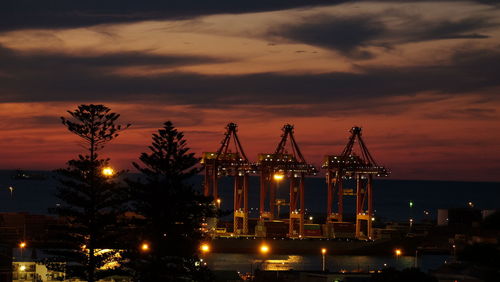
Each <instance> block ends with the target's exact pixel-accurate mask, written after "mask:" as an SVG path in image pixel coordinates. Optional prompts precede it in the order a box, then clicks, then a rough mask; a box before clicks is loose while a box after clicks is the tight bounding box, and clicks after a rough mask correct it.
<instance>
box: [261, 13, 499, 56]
mask: <svg viewBox="0 0 500 282" xmlns="http://www.w3.org/2000/svg"><path fill="white" fill-rule="evenodd" d="M386 15H391V16H394V17H397V18H400V19H401V20H402V21H403V22H404V24H401V26H402V27H398V28H395V27H393V26H390V25H386V24H385V23H384V18H383V17H384V16H386ZM496 26H498V24H494V23H492V22H491V19H489V18H485V17H479V16H478V17H469V18H464V19H460V20H456V21H449V20H440V21H429V20H423V19H422V18H421V17H420V16H415V15H408V14H406V13H401V12H399V11H395V10H389V11H387V12H386V13H380V14H364V15H358V16H351V17H337V16H332V15H325V14H318V15H314V16H308V17H305V18H303V19H300V20H299V21H298V22H297V23H294V24H285V25H282V26H279V27H275V28H273V29H272V30H270V31H269V34H268V36H270V37H271V38H272V39H274V40H275V41H276V39H278V41H279V39H280V38H281V40H282V41H283V39H284V40H286V41H290V40H291V41H295V42H302V43H306V44H310V45H314V46H319V47H323V48H327V49H332V50H336V51H338V52H340V53H341V54H342V55H344V56H347V57H350V58H352V59H370V58H372V57H373V54H372V53H370V52H369V51H367V50H366V49H365V48H366V47H370V46H375V47H384V48H392V47H393V46H394V45H396V44H402V43H410V42H422V41H430V40H440V39H483V38H488V37H489V36H488V35H486V34H483V33H481V32H482V31H484V30H486V29H488V28H492V27H496Z"/></svg>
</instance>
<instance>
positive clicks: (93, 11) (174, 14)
mask: <svg viewBox="0 0 500 282" xmlns="http://www.w3.org/2000/svg"><path fill="white" fill-rule="evenodd" d="M347 1H348V0H330V1H326V0H286V1H283V0H238V1H234V0H214V1H206V0H169V1H164V0H142V1H137V0H105V1H100V0H71V1H67V0H51V1H40V0H4V1H2V4H1V8H0V30H3V31H5V30H15V29H27V28H66V27H82V26H90V25H96V24H105V23H121V22H134V21H142V20H158V19H179V18H189V17H196V16H200V15H210V14H221V13H249V12H260V11H272V10H282V9H289V8H296V7H306V6H314V5H334V4H337V3H342V2H347Z"/></svg>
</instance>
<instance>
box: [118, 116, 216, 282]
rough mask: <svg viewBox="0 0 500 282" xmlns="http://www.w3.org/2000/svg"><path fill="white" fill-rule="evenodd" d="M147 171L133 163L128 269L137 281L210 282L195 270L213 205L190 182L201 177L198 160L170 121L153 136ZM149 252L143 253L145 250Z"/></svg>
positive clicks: (144, 157) (145, 162)
mask: <svg viewBox="0 0 500 282" xmlns="http://www.w3.org/2000/svg"><path fill="white" fill-rule="evenodd" d="M152 139H153V142H152V145H151V146H149V150H150V152H149V153H142V154H141V156H140V158H139V159H140V161H141V162H142V164H143V166H141V165H139V164H137V163H134V164H133V165H134V166H135V167H136V168H137V169H138V170H139V171H140V173H141V178H139V179H138V180H135V181H133V180H128V181H127V182H128V183H129V186H130V198H131V200H132V210H133V211H134V213H135V214H136V221H135V223H134V226H135V228H136V233H135V234H136V239H135V242H134V244H133V245H132V246H131V252H130V253H129V255H130V262H131V263H130V265H129V267H130V269H131V270H132V273H133V276H134V278H135V279H136V280H137V281H179V280H184V279H186V280H189V281H191V280H196V281H203V280H210V275H208V274H207V273H208V272H205V271H206V269H204V268H201V267H199V266H195V263H196V262H197V261H198V257H197V251H198V248H199V245H200V242H201V240H202V239H203V234H202V232H201V227H202V223H203V221H204V219H205V218H207V217H211V216H214V215H215V210H214V207H213V205H211V202H212V199H210V198H208V197H205V196H203V195H202V194H200V193H197V192H195V191H194V189H193V186H192V185H191V184H189V180H190V179H191V178H192V177H193V176H194V175H196V174H197V173H198V172H199V169H197V168H196V167H195V165H196V164H197V163H198V161H199V159H198V158H195V157H194V154H193V153H190V152H189V148H188V147H187V146H186V140H185V139H184V135H183V133H182V132H179V131H177V129H175V128H174V126H173V125H172V123H171V122H170V121H167V122H165V123H164V127H163V128H162V129H160V130H158V133H156V134H153V138H152ZM143 243H145V244H148V246H149V249H148V250H141V249H140V245H141V244H143Z"/></svg>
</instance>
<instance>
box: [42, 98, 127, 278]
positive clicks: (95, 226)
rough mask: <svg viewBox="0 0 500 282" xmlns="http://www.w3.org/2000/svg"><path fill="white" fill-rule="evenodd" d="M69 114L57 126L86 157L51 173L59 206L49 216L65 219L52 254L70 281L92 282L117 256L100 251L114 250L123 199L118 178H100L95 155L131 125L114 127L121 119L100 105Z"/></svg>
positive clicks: (101, 163)
mask: <svg viewBox="0 0 500 282" xmlns="http://www.w3.org/2000/svg"><path fill="white" fill-rule="evenodd" d="M68 113H69V114H70V116H71V119H67V118H64V117H61V120H62V123H63V125H65V126H66V127H67V128H68V130H69V131H70V132H71V133H73V134H76V135H77V136H79V137H80V138H81V139H82V144H81V145H82V146H83V147H84V148H85V153H83V154H79V155H78V157H77V158H76V159H72V160H70V161H68V162H67V167H66V168H64V169H58V170H56V172H57V174H58V180H59V183H60V185H59V186H58V187H57V190H56V197H58V198H59V199H60V200H62V201H63V204H61V205H60V206H59V207H57V208H56V209H52V210H51V211H52V212H54V213H56V214H58V215H59V216H60V217H62V218H63V219H65V224H64V225H63V226H61V235H62V237H61V238H60V239H61V246H60V249H59V250H53V251H52V252H53V253H55V254H58V255H59V256H61V257H62V258H63V259H64V260H65V261H67V262H68V264H67V265H68V267H67V271H68V274H69V275H70V276H77V277H83V278H85V279H86V280H87V281H89V282H93V281H95V280H96V279H97V278H98V277H100V276H102V275H106V273H107V272H108V271H109V269H103V267H105V266H106V264H107V263H109V262H111V261H113V260H114V259H115V258H116V252H117V251H114V250H105V249H110V248H112V247H110V246H114V245H115V244H116V238H117V236H118V234H117V229H116V223H117V218H118V216H119V215H120V213H121V211H120V209H119V207H120V205H121V204H122V202H123V199H124V197H123V193H120V189H119V185H118V183H117V182H116V177H117V176H118V174H115V175H103V174H102V173H101V169H102V168H104V167H105V166H107V164H108V162H109V159H100V158H99V157H98V154H97V152H98V151H99V150H101V149H102V148H104V146H105V145H106V144H107V143H108V142H110V141H111V140H113V139H114V138H116V137H117V136H118V135H119V132H120V131H122V130H124V129H126V128H128V127H129V126H130V124H128V125H126V126H121V125H116V124H115V123H116V121H117V120H118V118H119V117H120V115H119V114H116V113H113V112H111V110H110V109H109V108H107V107H106V106H104V105H92V104H91V105H80V106H78V108H77V109H76V110H74V111H68Z"/></svg>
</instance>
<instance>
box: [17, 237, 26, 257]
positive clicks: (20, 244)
mask: <svg viewBox="0 0 500 282" xmlns="http://www.w3.org/2000/svg"><path fill="white" fill-rule="evenodd" d="M19 248H20V249H21V258H22V257H23V250H24V248H26V242H24V241H22V242H21V243H19Z"/></svg>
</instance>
